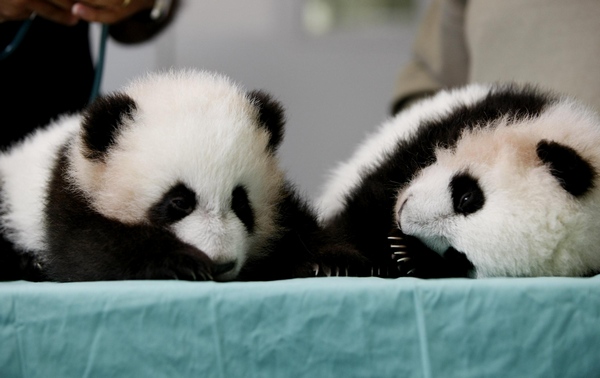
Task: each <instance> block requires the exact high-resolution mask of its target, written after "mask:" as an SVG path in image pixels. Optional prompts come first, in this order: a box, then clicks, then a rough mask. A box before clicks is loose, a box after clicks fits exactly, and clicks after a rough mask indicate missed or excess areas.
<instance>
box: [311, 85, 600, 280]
mask: <svg viewBox="0 0 600 378" xmlns="http://www.w3.org/2000/svg"><path fill="white" fill-rule="evenodd" d="M599 170H600V119H599V118H598V116H597V115H596V114H594V113H593V112H591V111H589V110H588V109H586V108H584V107H583V106H582V105H580V104H578V103H576V102H575V101H573V100H572V99H569V98H566V97H560V96H556V95H554V94H550V93H545V92H542V91H540V90H538V89H535V88H532V87H528V86H517V85H475V84H474V85H470V86H467V87H464V88H460V89H455V90H449V91H443V92H441V93H439V94H437V95H435V96H433V97H431V98H429V99H426V100H423V101H421V102H420V103H417V104H415V105H414V106H412V107H411V108H409V109H407V110H406V111H404V112H402V113H400V114H399V115H397V116H396V117H395V118H394V119H392V120H391V121H389V122H387V123H386V124H384V125H382V127H381V128H380V129H379V130H378V131H377V132H376V133H374V134H373V135H372V136H371V137H370V138H368V139H367V140H366V141H365V142H364V143H363V144H362V146H361V147H360V148H359V149H358V150H357V152H356V153H355V154H354V156H353V157H352V158H351V159H350V160H349V161H348V162H346V163H344V164H342V165H340V166H339V167H338V169H337V170H336V171H335V172H334V173H333V177H332V180H331V181H330V183H329V185H328V186H327V188H326V191H325V193H324V195H323V196H322V198H321V219H322V222H323V224H324V225H325V226H326V227H328V228H330V229H334V230H336V232H339V233H341V234H342V235H343V236H344V238H345V239H347V240H349V241H350V242H351V243H352V244H353V245H354V246H355V247H356V248H357V249H358V250H359V251H361V253H363V254H364V255H366V256H368V257H369V258H370V259H371V260H372V261H374V262H375V263H376V265H378V266H380V267H381V268H380V269H382V272H383V275H387V276H392V277H395V276H400V275H406V274H408V273H410V275H415V276H417V277H449V276H450V277H452V276H468V277H492V276H587V275H593V274H597V273H600V249H599V247H598V246H600V232H598V225H599V224H600V182H599V180H600V177H599V176H598V172H599ZM390 230H392V231H391V232H390ZM388 239H390V240H391V246H392V252H394V254H393V260H392V261H391V264H390V260H389V255H390V249H389V248H390V245H389V244H388V241H387V240H388Z"/></svg>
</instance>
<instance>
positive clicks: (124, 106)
mask: <svg viewBox="0 0 600 378" xmlns="http://www.w3.org/2000/svg"><path fill="white" fill-rule="evenodd" d="M136 109H137V106H136V104H135V101H134V100H133V99H132V98H131V97H129V96H128V95H126V94H123V93H115V94H110V95H105V96H100V97H98V98H97V99H96V100H95V101H94V102H93V103H91V104H90V105H89V106H88V107H87V108H86V109H85V111H84V112H83V122H82V126H83V141H84V143H85V147H86V149H87V151H86V157H87V158H88V159H93V160H100V161H102V160H103V159H104V157H105V156H106V153H107V151H108V149H109V148H110V146H112V144H113V143H114V142H115V139H116V137H117V135H118V133H119V131H120V130H121V126H122V123H123V121H124V118H129V119H130V120H133V117H134V114H135V111H136Z"/></svg>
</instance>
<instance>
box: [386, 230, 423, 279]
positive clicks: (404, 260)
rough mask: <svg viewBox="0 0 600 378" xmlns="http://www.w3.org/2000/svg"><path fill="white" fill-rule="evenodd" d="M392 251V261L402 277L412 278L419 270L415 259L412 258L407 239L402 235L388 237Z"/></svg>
mask: <svg viewBox="0 0 600 378" xmlns="http://www.w3.org/2000/svg"><path fill="white" fill-rule="evenodd" d="M388 241H389V243H390V249H391V251H392V255H391V258H392V261H393V264H395V265H396V269H397V271H398V273H399V275H400V276H412V275H414V274H415V273H416V271H417V269H416V267H415V266H414V261H413V258H412V257H411V253H410V249H409V248H408V243H406V239H405V238H404V237H403V236H401V235H390V236H388Z"/></svg>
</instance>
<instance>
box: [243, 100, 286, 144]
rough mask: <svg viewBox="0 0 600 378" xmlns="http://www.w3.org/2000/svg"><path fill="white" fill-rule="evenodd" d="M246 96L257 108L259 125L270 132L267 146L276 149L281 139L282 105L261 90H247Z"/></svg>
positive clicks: (282, 123)
mask: <svg viewBox="0 0 600 378" xmlns="http://www.w3.org/2000/svg"><path fill="white" fill-rule="evenodd" d="M248 97H249V98H250V101H252V103H253V104H254V105H255V106H256V107H257V108H258V118H259V119H258V121H259V126H260V127H264V128H265V129H266V130H267V131H268V132H269V134H271V138H270V139H269V148H270V149H271V150H272V151H276V150H277V148H278V147H279V145H280V144H281V142H282V141H283V126H284V124H285V117H284V111H283V107H282V106H281V104H280V103H279V102H277V101H276V100H274V99H273V98H272V97H271V96H270V95H269V94H267V93H265V92H263V91H252V92H249V93H248Z"/></svg>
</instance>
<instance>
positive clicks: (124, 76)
mask: <svg viewBox="0 0 600 378" xmlns="http://www.w3.org/2000/svg"><path fill="white" fill-rule="evenodd" d="M426 3H427V0H242V1H240V0H182V1H181V7H180V9H179V12H178V14H177V17H176V18H175V20H174V22H173V24H172V25H171V26H170V27H169V28H168V29H167V30H166V31H165V32H164V33H162V34H161V35H160V36H159V37H157V38H156V39H154V40H152V41H150V42H148V43H145V44H142V45H136V46H122V45H118V44H116V43H114V42H113V41H109V44H108V46H107V53H106V54H107V55H106V62H105V71H104V77H103V83H102V91H103V92H106V91H110V90H114V89H117V88H119V87H120V86H122V85H123V84H125V83H126V82H127V81H128V80H129V79H131V78H132V77H134V76H137V75H139V74H141V73H144V72H146V71H147V70H157V69H164V68H170V67H195V68H200V69H206V70H214V71H219V72H221V73H224V74H226V75H228V76H230V77H231V78H232V79H233V80H235V81H236V82H239V83H240V84H241V85H242V86H243V87H245V88H247V89H264V90H266V91H268V92H270V93H271V94H272V95H274V97H275V98H277V99H278V100H279V101H281V102H282V103H283V105H284V107H285V109H286V115H287V126H286V134H285V139H284V143H283V145H282V147H281V149H280V156H281V160H282V165H283V167H284V168H285V169H286V171H287V172H288V175H289V178H290V179H291V180H292V181H293V182H295V183H296V185H297V186H298V188H299V189H300V191H301V192H302V193H303V194H305V195H306V196H307V197H308V198H309V199H315V198H316V197H317V196H318V194H319V193H320V190H321V187H322V185H323V183H324V180H325V178H326V175H327V173H328V172H329V171H330V170H331V169H332V168H333V167H335V165H336V163H337V162H339V161H341V160H343V159H345V158H347V157H349V156H350V154H351V152H352V151H353V149H354V148H355V146H356V145H357V144H358V143H359V142H360V141H361V140H362V139H363V138H364V137H365V135H366V134H367V133H369V132H371V131H372V130H373V129H374V128H375V127H376V126H377V125H378V124H380V123H381V122H382V121H384V120H385V119H386V117H388V115H389V109H390V104H391V101H392V93H393V87H394V82H395V80H396V77H397V74H398V71H399V69H400V67H401V66H402V65H403V64H404V63H405V62H406V61H407V60H408V58H409V56H410V52H411V48H412V42H413V38H414V35H415V33H416V29H417V24H418V21H419V19H420V17H421V15H422V13H423V11H424V9H425V7H426V5H427V4H426Z"/></svg>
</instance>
